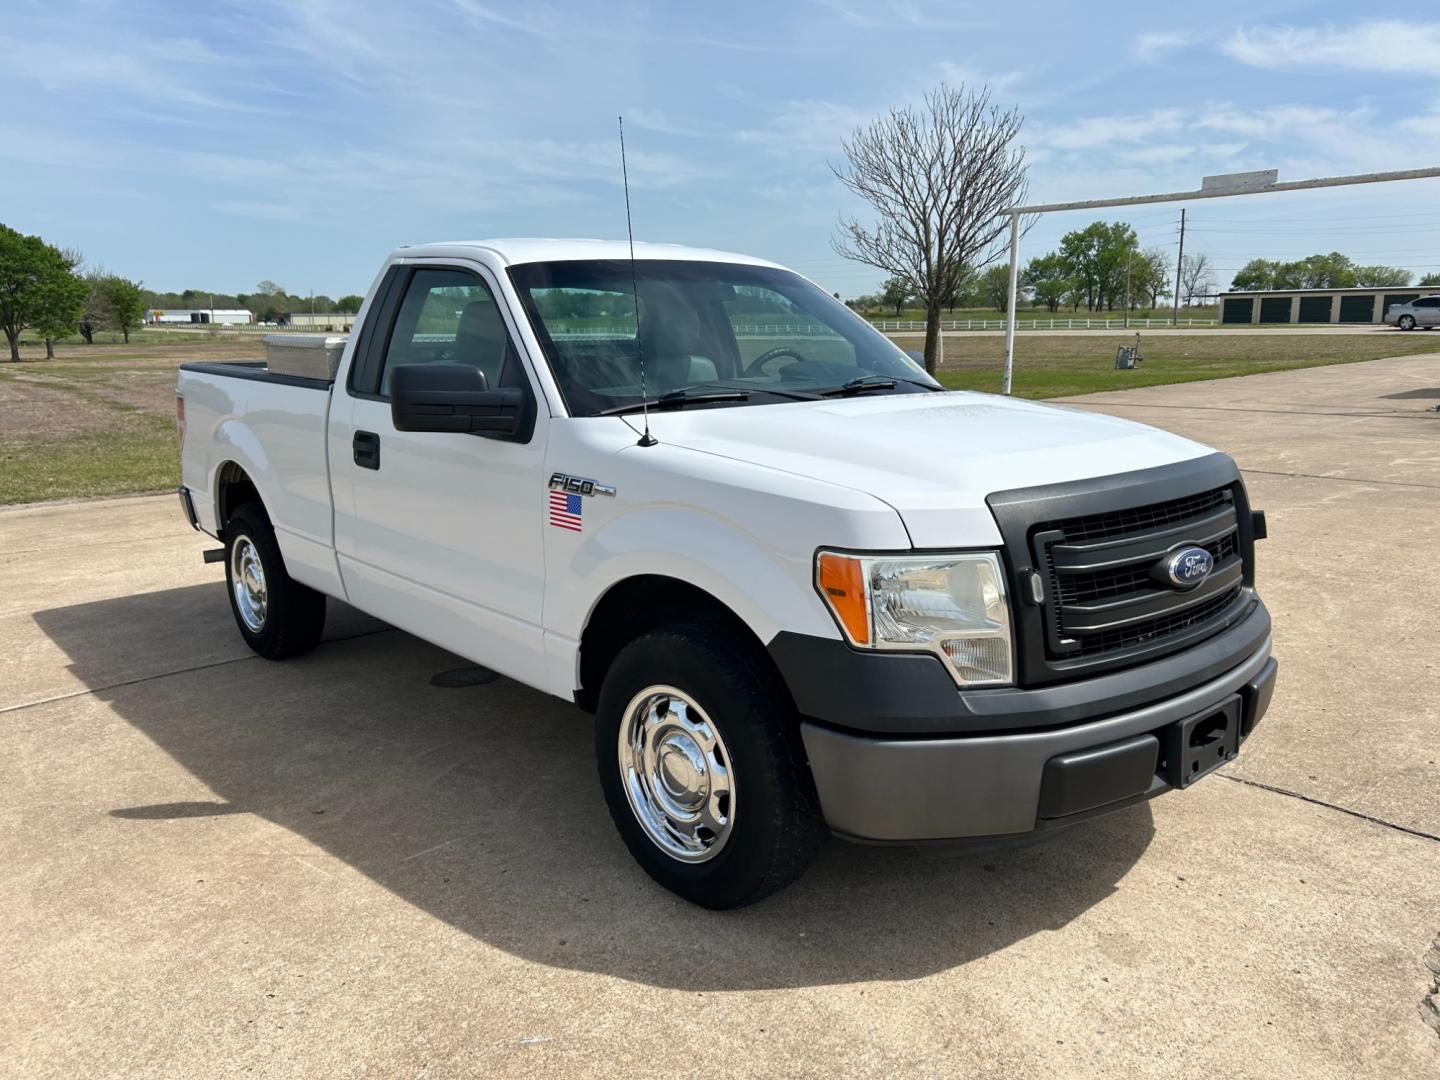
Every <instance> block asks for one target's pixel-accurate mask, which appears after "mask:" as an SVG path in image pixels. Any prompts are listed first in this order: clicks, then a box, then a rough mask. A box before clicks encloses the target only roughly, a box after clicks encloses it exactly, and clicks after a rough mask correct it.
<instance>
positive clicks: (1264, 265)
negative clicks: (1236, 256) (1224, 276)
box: [1230, 259, 1281, 290]
mask: <svg viewBox="0 0 1440 1080" xmlns="http://www.w3.org/2000/svg"><path fill="white" fill-rule="evenodd" d="M1280 268H1281V264H1280V263H1278V262H1276V261H1275V260H1274V259H1251V260H1250V261H1249V262H1248V263H1246V264H1245V265H1244V266H1242V267H1241V268H1240V269H1239V270H1238V271H1236V273H1235V276H1234V277H1233V278H1231V279H1230V288H1232V289H1244V290H1251V289H1273V288H1275V287H1276V285H1275V279H1276V277H1277V276H1278V275H1279V272H1280Z"/></svg>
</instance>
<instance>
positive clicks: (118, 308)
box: [100, 274, 145, 344]
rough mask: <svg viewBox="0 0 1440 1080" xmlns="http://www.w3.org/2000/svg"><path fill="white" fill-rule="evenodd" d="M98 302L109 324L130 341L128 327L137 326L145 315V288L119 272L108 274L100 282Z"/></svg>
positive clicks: (127, 342) (127, 341) (126, 340)
mask: <svg viewBox="0 0 1440 1080" xmlns="http://www.w3.org/2000/svg"><path fill="white" fill-rule="evenodd" d="M100 304H101V307H102V309H103V310H104V312H105V320H106V322H107V323H109V325H111V326H114V327H118V328H119V330H120V332H121V333H122V334H123V335H124V336H125V342H126V344H129V342H130V328H131V327H132V326H137V325H139V323H140V320H141V319H142V318H143V317H144V315H145V290H144V289H143V288H142V287H141V285H140V283H139V282H138V281H130V280H128V279H126V278H123V277H121V276H120V275H119V274H109V275H107V276H106V277H105V278H104V280H103V281H101V283H100Z"/></svg>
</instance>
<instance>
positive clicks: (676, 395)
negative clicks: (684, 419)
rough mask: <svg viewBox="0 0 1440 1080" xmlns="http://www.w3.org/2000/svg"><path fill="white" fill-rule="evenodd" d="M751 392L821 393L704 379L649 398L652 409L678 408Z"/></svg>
mask: <svg viewBox="0 0 1440 1080" xmlns="http://www.w3.org/2000/svg"><path fill="white" fill-rule="evenodd" d="M705 386H713V387H715V389H714V390H707V391H706V392H705V393H703V394H697V393H695V391H696V390H699V389H700V388H701V387H705ZM751 394H772V395H774V396H775V397H783V398H792V399H793V400H795V401H818V400H819V398H820V395H819V394H818V393H815V392H814V391H810V390H777V389H775V388H774V387H771V386H736V385H734V384H733V383H724V382H703V383H691V384H690V385H689V386H682V387H680V389H678V390H671V391H670V392H669V393H668V394H661V395H660V396H659V397H658V398H655V399H653V400H652V401H650V402H648V407H649V408H651V409H663V408H676V407H678V406H682V405H700V404H704V403H705V402H707V401H746V400H748V399H749V397H750V395H751ZM646 407H647V405H645V404H641V403H640V402H638V401H636V402H633V403H632V404H629V405H616V406H615V407H614V408H613V409H604V410H602V411H600V412H598V413H596V414H595V415H596V416H619V415H621V414H622V413H631V412H640V411H641V410H642V409H644V408H646Z"/></svg>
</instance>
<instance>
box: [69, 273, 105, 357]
mask: <svg viewBox="0 0 1440 1080" xmlns="http://www.w3.org/2000/svg"><path fill="white" fill-rule="evenodd" d="M108 276H109V275H108V274H106V273H105V268H104V267H102V266H92V267H91V268H90V269H88V270H86V271H85V307H84V309H83V310H82V311H81V312H80V318H79V320H78V321H77V322H76V324H75V325H76V329H78V330H79V331H80V336H81V337H82V338H84V339H85V344H86V345H94V344H95V332H96V331H97V330H102V329H104V328H105V326H106V322H105V300H104V297H103V295H102V293H101V286H102V285H103V284H104V281H105V279H106V278H107V277H108Z"/></svg>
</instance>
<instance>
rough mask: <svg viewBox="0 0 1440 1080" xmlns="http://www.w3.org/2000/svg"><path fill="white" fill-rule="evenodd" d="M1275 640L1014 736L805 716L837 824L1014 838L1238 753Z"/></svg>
mask: <svg viewBox="0 0 1440 1080" xmlns="http://www.w3.org/2000/svg"><path fill="white" fill-rule="evenodd" d="M1268 653H1269V642H1268V640H1267V641H1266V643H1265V644H1264V645H1263V646H1262V649H1261V650H1259V651H1258V652H1257V654H1256V655H1254V656H1252V657H1251V658H1250V659H1249V660H1248V661H1246V662H1245V663H1244V664H1242V665H1241V666H1240V668H1239V669H1238V670H1235V671H1232V672H1231V673H1230V674H1228V675H1226V676H1223V677H1221V678H1220V679H1217V680H1215V681H1214V682H1212V683H1211V684H1209V685H1208V686H1202V687H1197V688H1195V689H1194V690H1192V691H1190V692H1188V693H1187V694H1185V695H1182V696H1181V697H1179V698H1178V699H1171V700H1167V701H1162V702H1156V703H1155V704H1153V705H1149V706H1145V707H1143V708H1140V709H1137V710H1135V711H1133V712H1130V713H1124V714H1121V715H1119V716H1115V717H1110V718H1108V719H1105V720H1100V721H1093V722H1090V723H1085V724H1080V725H1076V726H1074V727H1064V728H1057V729H1052V730H1050V731H1044V732H1020V733H1016V734H1006V735H988V734H986V735H979V736H972V737H958V738H944V739H890V738H874V737H864V736H859V735H855V734H851V733H849V732H844V731H837V730H835V729H832V728H825V727H821V726H819V725H816V724H812V723H804V724H802V725H801V733H802V735H803V737H804V739H805V747H806V751H807V753H808V756H809V758H810V765H811V771H812V773H813V774H814V776H815V781H816V787H817V789H818V791H819V794H820V802H821V807H822V809H823V810H824V812H825V818H826V821H827V822H829V824H830V827H831V828H832V829H833V830H834V831H835V832H837V833H839V834H840V835H842V836H846V837H849V838H851V839H856V840H862V841H867V842H879V843H886V842H900V843H914V842H917V841H931V840H935V841H939V840H972V839H1001V838H1016V837H1019V836H1022V835H1024V834H1027V833H1031V832H1034V831H1037V830H1048V829H1054V828H1061V827H1064V826H1067V825H1070V824H1072V823H1074V822H1077V821H1082V820H1084V819H1086V818H1088V817H1093V816H1098V815H1100V814H1105V813H1109V812H1111V811H1114V810H1118V809H1121V808H1122V807H1125V806H1128V805H1131V804H1132V803H1137V802H1141V801H1144V800H1145V799H1148V798H1151V797H1153V796H1155V795H1159V794H1161V793H1163V792H1166V791H1170V790H1173V789H1175V788H1182V787H1186V786H1188V785H1189V784H1192V783H1194V782H1195V781H1196V780H1199V779H1200V778H1201V777H1203V776H1205V775H1207V774H1208V773H1210V772H1212V771H1214V770H1215V769H1216V768H1218V767H1219V766H1220V765H1222V764H1224V763H1225V762H1227V761H1229V760H1231V759H1232V758H1234V757H1235V755H1236V751H1238V749H1239V746H1240V744H1241V743H1242V742H1243V741H1244V740H1245V739H1246V738H1247V737H1248V736H1249V735H1250V734H1251V733H1252V732H1253V731H1254V729H1255V727H1256V725H1257V724H1258V723H1259V721H1260V718H1261V717H1262V716H1264V714H1265V710H1266V708H1267V707H1268V706H1269V704H1270V698H1271V694H1272V692H1273V689H1274V684H1275V676H1276V670H1277V665H1276V663H1275V661H1274V660H1273V659H1272V658H1270V657H1269V655H1268Z"/></svg>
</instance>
